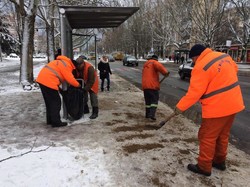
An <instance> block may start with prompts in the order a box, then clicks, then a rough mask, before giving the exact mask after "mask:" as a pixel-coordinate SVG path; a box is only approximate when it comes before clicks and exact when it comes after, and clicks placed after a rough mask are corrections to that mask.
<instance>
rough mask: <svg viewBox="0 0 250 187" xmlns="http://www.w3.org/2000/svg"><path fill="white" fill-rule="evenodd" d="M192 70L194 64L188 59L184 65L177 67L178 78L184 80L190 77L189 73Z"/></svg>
mask: <svg viewBox="0 0 250 187" xmlns="http://www.w3.org/2000/svg"><path fill="white" fill-rule="evenodd" d="M193 68H194V62H193V61H192V59H188V60H187V61H186V62H185V63H184V64H182V65H180V66H179V70H178V73H179V75H180V78H181V79H182V80H184V79H185V78H186V77H189V78H190V77H191V72H192V70H193Z"/></svg>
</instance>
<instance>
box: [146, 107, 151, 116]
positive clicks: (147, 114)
mask: <svg viewBox="0 0 250 187" xmlns="http://www.w3.org/2000/svg"><path fill="white" fill-rule="evenodd" d="M145 117H146V118H150V117H151V116H150V108H146V114H145Z"/></svg>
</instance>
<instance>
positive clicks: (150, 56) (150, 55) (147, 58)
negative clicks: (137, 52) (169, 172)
mask: <svg viewBox="0 0 250 187" xmlns="http://www.w3.org/2000/svg"><path fill="white" fill-rule="evenodd" d="M153 55H154V54H153V53H150V54H148V55H147V57H146V60H149V59H151V58H152V56H153Z"/></svg>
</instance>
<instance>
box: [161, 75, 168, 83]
mask: <svg viewBox="0 0 250 187" xmlns="http://www.w3.org/2000/svg"><path fill="white" fill-rule="evenodd" d="M166 78H167V76H164V77H163V78H162V79H161V80H160V84H161V83H162V82H163V81H164V79H166Z"/></svg>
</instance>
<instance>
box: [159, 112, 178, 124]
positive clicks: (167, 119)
mask: <svg viewBox="0 0 250 187" xmlns="http://www.w3.org/2000/svg"><path fill="white" fill-rule="evenodd" d="M174 116H176V113H175V112H173V113H172V114H170V116H168V117H167V118H166V119H165V120H164V121H162V122H160V124H159V126H160V127H162V126H163V125H165V124H166V123H167V122H168V121H169V120H170V119H172V118H173V117H174Z"/></svg>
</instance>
